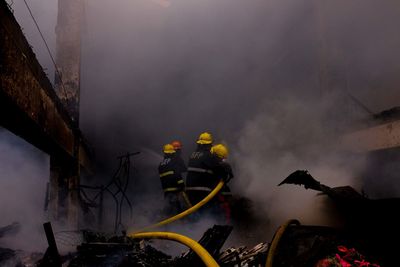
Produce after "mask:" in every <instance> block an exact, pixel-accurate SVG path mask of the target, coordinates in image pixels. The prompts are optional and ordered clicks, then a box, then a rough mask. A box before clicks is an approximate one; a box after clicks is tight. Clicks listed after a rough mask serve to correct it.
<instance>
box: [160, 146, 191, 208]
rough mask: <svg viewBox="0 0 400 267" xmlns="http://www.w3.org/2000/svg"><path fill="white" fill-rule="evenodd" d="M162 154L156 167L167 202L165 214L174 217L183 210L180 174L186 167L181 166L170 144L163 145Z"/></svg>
mask: <svg viewBox="0 0 400 267" xmlns="http://www.w3.org/2000/svg"><path fill="white" fill-rule="evenodd" d="M163 152H164V159H163V161H162V162H161V163H160V164H159V166H158V172H159V175H160V180H161V187H162V189H163V191H164V198H165V199H166V201H167V203H166V209H165V213H166V215H175V214H178V213H179V212H181V211H182V210H183V206H182V202H181V199H180V198H181V196H180V194H181V193H182V192H183V190H184V188H185V184H184V181H183V176H182V173H183V172H184V171H185V168H186V167H185V166H182V163H181V161H180V160H179V158H178V157H177V155H176V151H175V149H174V147H173V145H172V144H166V145H164V147H163Z"/></svg>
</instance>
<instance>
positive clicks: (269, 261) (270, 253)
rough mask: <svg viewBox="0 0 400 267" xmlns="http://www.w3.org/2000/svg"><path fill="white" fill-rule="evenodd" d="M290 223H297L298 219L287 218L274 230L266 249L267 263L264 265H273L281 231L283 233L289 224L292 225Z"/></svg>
mask: <svg viewBox="0 0 400 267" xmlns="http://www.w3.org/2000/svg"><path fill="white" fill-rule="evenodd" d="M292 224H296V225H299V224H300V222H299V221H298V220H289V221H287V222H286V223H285V224H283V225H281V226H279V228H278V230H277V231H276V232H275V235H274V237H273V239H272V242H271V245H270V246H269V249H268V254H267V263H266V264H265V267H272V266H273V263H274V257H275V253H276V249H277V248H278V245H279V242H280V241H281V238H282V236H283V233H285V231H286V229H287V228H288V227H289V225H292Z"/></svg>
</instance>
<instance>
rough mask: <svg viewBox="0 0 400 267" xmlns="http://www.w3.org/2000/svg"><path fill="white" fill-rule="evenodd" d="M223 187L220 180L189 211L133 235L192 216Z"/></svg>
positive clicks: (222, 182)
mask: <svg viewBox="0 0 400 267" xmlns="http://www.w3.org/2000/svg"><path fill="white" fill-rule="evenodd" d="M223 186H224V181H222V180H221V181H220V182H219V183H218V184H217V186H216V187H215V188H214V189H213V191H211V192H210V194H208V196H206V197H205V198H204V199H203V200H201V201H200V202H199V203H197V204H196V205H194V206H193V207H191V208H189V209H187V210H185V211H183V212H181V213H179V214H177V215H175V216H172V217H170V218H168V219H165V220H163V221H161V222H159V223H156V224H153V225H150V226H147V227H145V228H142V229H140V230H137V231H136V232H134V233H138V232H143V231H144V230H149V229H153V228H156V227H159V226H163V225H166V224H169V223H172V222H174V221H176V220H179V219H181V218H183V217H185V216H188V215H189V214H192V213H193V212H195V211H196V210H198V209H200V208H201V207H202V206H204V205H205V204H207V203H208V202H209V201H210V200H211V199H212V198H213V197H215V195H216V194H218V192H219V191H220V190H221V188H222V187H223Z"/></svg>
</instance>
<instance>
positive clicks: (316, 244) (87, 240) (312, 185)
mask: <svg viewBox="0 0 400 267" xmlns="http://www.w3.org/2000/svg"><path fill="white" fill-rule="evenodd" d="M283 184H296V185H301V186H304V187H305V188H306V189H312V190H316V191H319V192H320V193H319V194H323V195H326V196H327V199H329V200H331V202H332V204H334V206H336V208H337V209H338V211H339V212H340V216H342V217H343V218H344V219H343V222H344V223H343V226H341V227H329V226H315V225H301V224H300V222H298V221H296V220H291V223H289V224H288V225H287V227H286V228H285V230H284V232H281V233H279V232H280V230H279V229H280V228H282V226H281V227H280V228H278V230H277V231H276V232H275V235H274V236H273V238H272V240H271V242H264V243H259V244H257V245H255V246H254V247H247V246H240V247H230V248H227V249H226V248H224V249H223V246H224V244H225V242H226V240H227V239H228V237H229V235H230V234H231V232H232V230H233V227H232V226H228V225H214V226H213V227H212V228H210V229H208V230H207V231H206V232H205V233H204V235H203V237H202V238H201V239H200V240H199V241H198V243H199V244H200V245H201V246H203V247H204V248H205V249H206V250H207V251H208V252H209V253H210V255H211V256H212V257H213V258H214V259H215V260H216V261H217V262H218V264H219V265H220V266H226V267H236V266H238V267H241V266H249V267H250V266H266V264H265V263H266V262H267V261H268V259H269V258H271V257H273V259H274V261H273V265H271V266H273V267H311V266H312V267H326V266H369V267H388V266H389V267H392V266H398V264H397V263H398V257H397V255H398V251H399V248H400V246H399V240H400V228H399V225H400V218H398V216H396V215H397V214H396V211H397V208H398V207H399V204H400V199H398V198H391V199H370V198H368V197H367V196H365V195H363V194H360V193H358V192H357V191H356V190H354V189H353V188H352V187H350V186H342V187H333V188H331V187H329V186H326V185H323V184H321V183H320V182H318V181H317V180H316V179H314V177H312V176H311V175H310V174H309V173H308V172H307V171H303V170H298V171H296V172H294V173H292V174H291V175H289V176H288V177H287V178H286V179H285V180H284V181H282V183H280V184H279V186H280V185H283ZM19 228H20V225H19V224H18V223H13V224H11V225H9V226H5V227H0V238H2V237H3V236H7V235H13V234H15V233H16V232H18V230H19ZM44 229H45V233H46V238H47V242H48V249H47V250H46V252H45V253H44V254H42V253H30V254H29V253H24V252H22V251H14V250H11V249H7V248H0V266H18V267H28V266H37V267H47V266H55V267H57V266H60V267H61V266H68V267H81V266H82V267H94V266H99V267H101V266H110V267H111V266H116V267H117V266H118V267H127V266H140V267H142V266H143V267H147V266H160V267H163V266H172V267H183V266H194V267H196V266H204V264H203V263H202V261H201V260H200V258H199V257H198V256H197V255H196V254H195V253H194V251H192V250H190V249H189V250H188V251H186V252H184V253H182V254H181V255H179V256H176V257H172V256H170V255H167V254H166V253H164V252H162V251H160V250H159V249H156V248H155V247H154V246H152V242H151V241H148V240H139V239H131V238H129V237H128V236H126V233H122V235H119V236H115V235H109V234H106V233H102V232H95V231H90V230H82V231H79V234H80V236H81V237H82V239H81V242H79V245H77V246H76V251H75V252H73V253H69V254H67V255H60V254H59V252H58V249H57V244H56V241H55V237H54V234H53V232H52V229H51V225H50V223H45V224H44ZM248 230H249V231H251V229H248ZM346 264H348V265H346Z"/></svg>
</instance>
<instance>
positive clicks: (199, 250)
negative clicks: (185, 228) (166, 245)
mask: <svg viewBox="0 0 400 267" xmlns="http://www.w3.org/2000/svg"><path fill="white" fill-rule="evenodd" d="M128 237H130V238H134V239H148V238H157V239H168V240H173V241H177V242H179V243H181V244H184V245H186V246H188V247H189V248H191V249H192V250H193V251H194V252H195V253H196V254H197V255H198V256H199V257H200V259H201V260H202V261H203V262H204V264H205V265H206V266H207V267H218V266H219V265H218V263H217V262H216V261H215V260H214V258H213V257H212V256H211V255H210V253H208V251H207V250H205V248H203V247H202V246H201V245H200V244H199V243H197V242H196V241H194V240H193V239H191V238H189V237H187V236H184V235H180V234H176V233H171V232H146V233H138V234H131V235H129V236H128Z"/></svg>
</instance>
